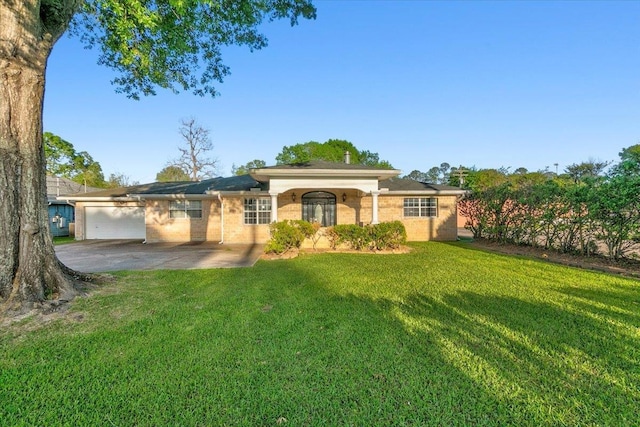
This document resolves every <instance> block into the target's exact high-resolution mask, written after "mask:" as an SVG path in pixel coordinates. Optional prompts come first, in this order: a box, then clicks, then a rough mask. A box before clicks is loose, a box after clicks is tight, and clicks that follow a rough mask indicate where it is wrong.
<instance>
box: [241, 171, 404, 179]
mask: <svg viewBox="0 0 640 427" xmlns="http://www.w3.org/2000/svg"><path fill="white" fill-rule="evenodd" d="M400 172H401V171H400V170H398V169H347V170H345V169H304V170H302V169H251V170H250V171H249V175H251V177H252V178H253V179H255V180H256V181H259V182H268V181H269V180H270V179H271V178H340V177H345V178H351V179H353V178H356V177H362V178H377V179H378V180H380V181H383V180H385V179H389V178H393V177H394V176H398V175H400Z"/></svg>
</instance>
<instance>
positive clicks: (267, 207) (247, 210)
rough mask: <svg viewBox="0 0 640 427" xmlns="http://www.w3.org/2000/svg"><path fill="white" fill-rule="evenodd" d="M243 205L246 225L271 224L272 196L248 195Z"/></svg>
mask: <svg viewBox="0 0 640 427" xmlns="http://www.w3.org/2000/svg"><path fill="white" fill-rule="evenodd" d="M243 205H244V211H243V220H244V225H264V224H271V197H247V198H245V199H244V203H243Z"/></svg>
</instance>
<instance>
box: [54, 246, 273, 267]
mask: <svg viewBox="0 0 640 427" xmlns="http://www.w3.org/2000/svg"><path fill="white" fill-rule="evenodd" d="M263 248H264V245H261V244H255V245H226V244H223V245H219V244H217V243H214V242H190V243H150V244H142V243H141V241H140V240H83V241H80V242H74V243H68V244H63V245H57V246H56V247H55V250H56V255H57V256H58V258H59V259H60V261H62V262H63V263H64V264H65V265H67V266H68V267H70V268H72V269H74V270H77V271H81V272H84V273H97V272H103V271H119V270H163V269H166V270H183V269H199V268H230V267H251V266H252V265H254V264H255V263H256V261H257V260H258V258H260V255H261V254H262V252H263Z"/></svg>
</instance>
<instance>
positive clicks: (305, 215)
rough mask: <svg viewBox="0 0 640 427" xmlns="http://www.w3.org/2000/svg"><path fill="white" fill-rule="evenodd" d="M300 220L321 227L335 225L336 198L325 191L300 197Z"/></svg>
mask: <svg viewBox="0 0 640 427" xmlns="http://www.w3.org/2000/svg"><path fill="white" fill-rule="evenodd" d="M302 219H303V220H305V221H309V222H317V223H319V224H320V225H321V226H323V227H329V226H332V225H336V196H335V194H332V193H327V192H326V191H313V192H310V193H306V194H304V195H303V196H302Z"/></svg>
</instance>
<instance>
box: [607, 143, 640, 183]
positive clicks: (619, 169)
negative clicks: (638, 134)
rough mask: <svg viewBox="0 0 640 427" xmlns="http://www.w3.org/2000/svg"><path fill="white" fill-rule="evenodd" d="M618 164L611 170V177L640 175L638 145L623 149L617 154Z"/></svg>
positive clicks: (639, 151)
mask: <svg viewBox="0 0 640 427" xmlns="http://www.w3.org/2000/svg"><path fill="white" fill-rule="evenodd" d="M618 155H619V156H620V163H618V164H616V165H614V166H613V167H612V168H611V172H610V173H611V175H612V176H615V175H625V176H639V175H640V144H636V145H632V146H631V147H627V148H625V149H623V150H622V151H621V152H620V153H619V154H618Z"/></svg>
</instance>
